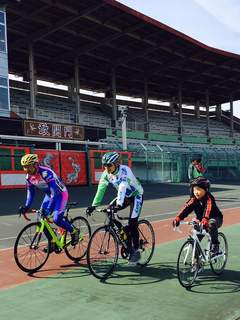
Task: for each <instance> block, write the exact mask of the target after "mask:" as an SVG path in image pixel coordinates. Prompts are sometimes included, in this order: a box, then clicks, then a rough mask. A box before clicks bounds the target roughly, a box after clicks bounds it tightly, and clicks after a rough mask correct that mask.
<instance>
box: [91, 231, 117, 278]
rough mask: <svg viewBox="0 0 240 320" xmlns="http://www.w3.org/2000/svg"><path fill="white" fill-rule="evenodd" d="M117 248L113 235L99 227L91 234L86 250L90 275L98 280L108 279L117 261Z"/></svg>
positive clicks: (111, 232) (115, 238)
mask: <svg viewBox="0 0 240 320" xmlns="http://www.w3.org/2000/svg"><path fill="white" fill-rule="evenodd" d="M118 252H119V246H118V241H117V237H116V235H115V233H114V232H113V231H112V230H109V229H108V228H107V227H104V226H103V227H100V228H98V229H96V230H95V231H94V233H93V234H92V236H91V238H90V241H89V244H88V250H87V263H88V268H89V271H90V273H91V274H92V275H93V276H94V277H96V278H98V279H106V278H108V277H109V276H110V275H111V274H112V272H113V270H114V268H115V266H116V264H117V261H118Z"/></svg>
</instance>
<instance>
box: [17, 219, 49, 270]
mask: <svg viewBox="0 0 240 320" xmlns="http://www.w3.org/2000/svg"><path fill="white" fill-rule="evenodd" d="M40 226H41V223H40V222H32V223H30V224H28V225H26V226H25V227H24V228H23V229H22V230H21V231H20V233H19V234H18V236H17V239H16V241H15V244H14V259H15V261H16V264H17V265H18V267H19V268H20V269H21V270H22V271H24V272H28V273H33V272H36V271H37V270H39V269H41V268H42V267H43V265H44V264H45V263H46V261H47V259H48V257H49V251H50V250H49V249H50V240H49V239H48V238H47V236H46V234H45V233H44V232H39V229H40Z"/></svg>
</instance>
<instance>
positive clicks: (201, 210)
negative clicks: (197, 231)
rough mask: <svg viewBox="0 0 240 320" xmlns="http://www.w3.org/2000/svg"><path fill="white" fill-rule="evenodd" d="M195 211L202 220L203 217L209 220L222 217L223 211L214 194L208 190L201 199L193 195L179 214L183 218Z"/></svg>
mask: <svg viewBox="0 0 240 320" xmlns="http://www.w3.org/2000/svg"><path fill="white" fill-rule="evenodd" d="M193 211H194V212H195V213H196V216H197V219H198V220H200V221H201V220H202V219H203V218H206V219H208V220H209V219H211V218H215V217H222V212H221V211H220V210H219V208H218V207H217V205H216V202H215V199H214V196H213V195H212V194H211V193H210V192H207V193H206V194H205V196H204V197H203V198H202V199H201V200H198V199H197V198H196V197H195V196H193V197H191V198H190V199H189V200H188V201H187V202H186V204H185V206H184V207H183V208H182V210H180V212H179V213H178V215H177V216H178V217H179V218H180V219H181V220H183V219H184V218H186V217H187V216H188V215H189V214H190V213H191V212H193Z"/></svg>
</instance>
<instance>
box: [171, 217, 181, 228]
mask: <svg viewBox="0 0 240 320" xmlns="http://www.w3.org/2000/svg"><path fill="white" fill-rule="evenodd" d="M180 221H181V219H180V218H179V217H176V218H175V219H174V220H173V222H172V226H173V228H177V227H178V226H179V224H180Z"/></svg>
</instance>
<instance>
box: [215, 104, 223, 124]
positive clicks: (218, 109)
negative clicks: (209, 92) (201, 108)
mask: <svg viewBox="0 0 240 320" xmlns="http://www.w3.org/2000/svg"><path fill="white" fill-rule="evenodd" d="M216 118H217V120H218V121H221V119H222V105H221V104H220V103H219V104H217V105H216Z"/></svg>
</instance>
